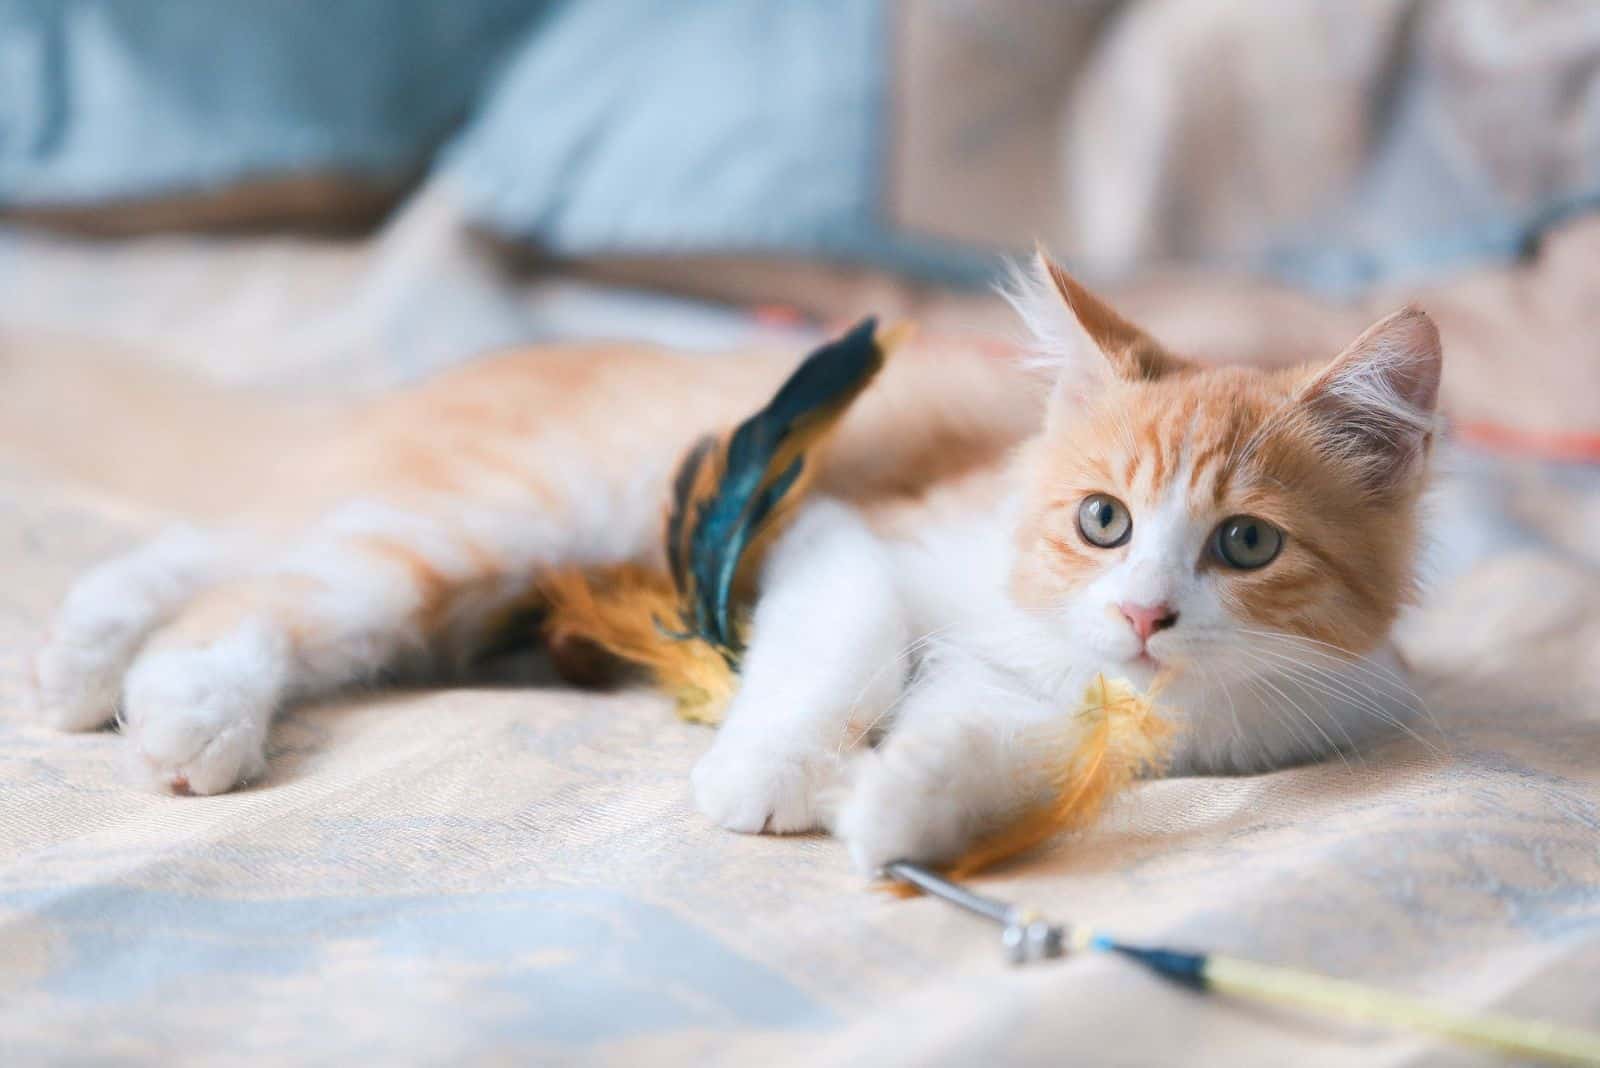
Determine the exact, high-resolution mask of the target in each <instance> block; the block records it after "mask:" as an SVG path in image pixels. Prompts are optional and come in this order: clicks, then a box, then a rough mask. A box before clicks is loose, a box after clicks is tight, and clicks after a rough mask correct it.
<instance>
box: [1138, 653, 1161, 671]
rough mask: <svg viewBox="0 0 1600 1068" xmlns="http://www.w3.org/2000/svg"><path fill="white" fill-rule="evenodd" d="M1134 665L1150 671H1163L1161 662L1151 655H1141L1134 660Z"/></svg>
mask: <svg viewBox="0 0 1600 1068" xmlns="http://www.w3.org/2000/svg"><path fill="white" fill-rule="evenodd" d="M1133 663H1134V665H1135V666H1136V667H1142V668H1145V669H1147V670H1150V671H1160V670H1161V661H1159V660H1157V659H1156V658H1155V657H1153V656H1151V655H1150V654H1149V653H1140V654H1139V655H1138V656H1136V657H1134V658H1133Z"/></svg>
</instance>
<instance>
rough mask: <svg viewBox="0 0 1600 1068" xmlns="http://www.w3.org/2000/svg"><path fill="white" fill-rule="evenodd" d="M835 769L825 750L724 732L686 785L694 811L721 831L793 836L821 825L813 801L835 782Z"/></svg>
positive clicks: (831, 758)
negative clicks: (697, 810)
mask: <svg viewBox="0 0 1600 1068" xmlns="http://www.w3.org/2000/svg"><path fill="white" fill-rule="evenodd" d="M838 767H839V763H838V760H837V759H836V758H835V757H834V756H833V754H832V753H829V752H827V751H825V750H821V749H807V748H805V747H784V746H781V745H774V744H772V743H770V742H764V741H761V740H746V739H745V738H742V737H739V736H737V735H734V734H731V733H724V734H720V735H718V737H717V740H716V743H715V744H713V745H712V747H711V749H710V750H709V751H708V752H707V753H706V755H705V756H703V757H701V758H700V762H699V763H698V764H696V765H695V767H694V772H693V773H692V774H691V775H690V784H691V786H692V787H693V790H694V803H695V807H696V808H698V809H699V810H700V811H701V812H702V813H703V814H705V816H706V817H707V818H708V819H710V820H711V821H712V822H714V823H716V824H717V825H718V826H720V827H726V828H727V829H728V830H730V831H739V832H741V833H743V834H760V833H762V832H764V831H765V832H771V833H773V834H794V833H797V832H800V831H810V830H815V829H816V828H817V827H819V826H820V825H821V822H822V821H821V818H820V814H819V811H818V808H817V801H818V798H819V797H820V796H821V795H822V794H823V793H824V792H825V791H826V790H827V789H828V788H829V787H830V786H831V785H832V784H833V783H834V782H835V781H836V780H837V776H838Z"/></svg>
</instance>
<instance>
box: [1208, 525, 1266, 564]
mask: <svg viewBox="0 0 1600 1068" xmlns="http://www.w3.org/2000/svg"><path fill="white" fill-rule="evenodd" d="M1212 545H1213V547H1214V550H1215V552H1216V554H1217V559H1219V560H1221V561H1222V562H1223V563H1225V564H1227V565H1228V566H1229V567H1237V568H1239V569H1240V570H1242V571H1250V570H1253V569H1255V568H1258V567H1266V566H1267V565H1268V564H1270V563H1272V560H1273V557H1275V556H1277V555H1278V550H1279V549H1282V548H1283V531H1281V530H1279V529H1278V528H1277V527H1275V526H1273V525H1272V524H1271V523H1269V522H1267V521H1266V520H1265V519H1257V518H1256V517H1255V516H1253V515H1236V516H1233V517H1231V518H1229V519H1224V520H1223V521H1222V522H1221V524H1219V525H1218V527H1217V532H1216V534H1215V535H1213V541H1212Z"/></svg>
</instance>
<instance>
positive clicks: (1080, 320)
mask: <svg viewBox="0 0 1600 1068" xmlns="http://www.w3.org/2000/svg"><path fill="white" fill-rule="evenodd" d="M1003 293H1004V295H1005V297H1006V299H1007V300H1008V301H1010V302H1011V306H1012V307H1013V308H1015V309H1016V310H1017V314H1018V315H1020V316H1021V317H1022V321H1023V323H1024V324H1025V325H1026V326H1027V328H1028V331H1029V333H1030V334H1032V341H1033V349H1034V356H1035V362H1037V363H1039V364H1041V365H1045V366H1050V367H1054V368H1056V369H1057V376H1056V391H1055V392H1056V395H1055V397H1054V398H1053V399H1052V401H1051V407H1052V410H1054V409H1055V408H1056V407H1057V406H1058V405H1059V404H1061V403H1062V402H1065V401H1081V400H1082V399H1084V398H1086V397H1088V396H1090V395H1092V394H1093V393H1094V392H1095V391H1096V390H1097V389H1098V388H1099V387H1101V386H1102V385H1104V383H1105V382H1107V381H1108V380H1109V379H1111V378H1120V379H1122V380H1124V381H1129V382H1149V381H1154V380H1155V379H1157V378H1160V377H1162V376H1163V375H1167V374H1172V373H1175V372H1177V371H1181V370H1183V369H1184V368H1186V367H1187V366H1188V365H1187V364H1186V363H1185V362H1184V361H1183V360H1181V359H1179V358H1178V357H1176V356H1174V355H1172V354H1171V353H1170V352H1168V351H1167V350H1166V348H1165V347H1163V346H1162V345H1161V343H1160V342H1158V341H1156V340H1155V339H1154V338H1152V337H1151V336H1150V335H1149V334H1146V333H1145V332H1144V331H1143V330H1140V329H1139V328H1138V327H1137V326H1134V325H1133V324H1132V323H1130V322H1128V320H1126V319H1124V318H1123V317H1122V316H1121V315H1118V314H1117V312H1116V311H1115V309H1113V308H1112V307H1111V306H1110V305H1109V304H1107V303H1106V302H1105V301H1103V300H1101V299H1100V298H1099V297H1097V296H1095V295H1094V294H1093V293H1091V292H1090V291H1089V290H1088V289H1087V288H1086V287H1085V286H1084V285H1083V284H1082V283H1080V282H1079V281H1078V280H1077V279H1076V278H1073V277H1072V275H1070V274H1068V273H1067V272H1066V270H1065V269H1064V268H1063V267H1061V265H1060V264H1058V263H1055V262H1053V261H1052V260H1051V259H1050V257H1049V256H1048V255H1046V253H1045V251H1044V250H1043V249H1040V250H1038V251H1037V252H1036V253H1035V254H1034V257H1033V260H1032V261H1031V262H1030V263H1029V264H1028V265H1027V266H1021V265H1018V266H1016V267H1014V268H1013V270H1012V273H1011V279H1010V282H1009V284H1008V285H1007V286H1006V287H1005V289H1004V290H1003Z"/></svg>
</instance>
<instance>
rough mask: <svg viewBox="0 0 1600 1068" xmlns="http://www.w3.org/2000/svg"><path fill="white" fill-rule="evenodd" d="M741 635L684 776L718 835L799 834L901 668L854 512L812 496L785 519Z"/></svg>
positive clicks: (884, 564)
mask: <svg viewBox="0 0 1600 1068" xmlns="http://www.w3.org/2000/svg"><path fill="white" fill-rule="evenodd" d="M751 635H752V637H751V644H750V648H749V650H748V651H747V652H746V654H745V659H744V664H743V667H742V671H741V681H740V689H739V693H738V695H737V696H736V697H735V698H734V701H733V704H732V707H731V708H730V709H729V710H728V717H727V721H726V722H725V723H724V724H723V726H722V727H721V729H720V730H719V731H718V733H717V738H716V741H715V742H714V743H713V744H712V747H711V749H710V751H709V752H707V753H706V755H705V756H704V757H703V758H702V759H701V760H700V763H699V764H698V765H696V767H695V769H694V774H693V780H692V781H693V788H694V799H695V804H696V805H697V806H698V807H699V809H700V811H701V812H703V813H705V815H707V816H708V817H710V818H711V819H712V820H714V821H715V822H717V823H718V824H720V825H721V826H723V827H726V828H728V829H729V830H734V831H744V832H752V833H753V832H760V831H763V830H766V831H773V832H777V833H785V832H795V831H805V830H811V829H813V828H815V827H818V826H820V825H821V823H822V820H823V816H824V813H823V812H821V811H820V807H819V802H821V801H822V800H823V797H824V795H825V794H826V793H827V792H828V791H829V789H830V788H831V787H832V785H833V784H834V783H835V781H836V779H837V776H838V772H839V769H840V767H841V765H842V761H843V759H844V756H845V754H846V751H847V750H848V749H849V748H850V747H851V745H852V743H853V741H854V740H855V737H856V736H857V735H859V733H860V730H862V729H864V728H866V727H867V726H870V725H871V724H872V721H874V720H875V719H877V718H879V717H880V716H882V715H884V714H885V713H886V712H887V711H888V710H889V709H890V707H891V706H892V705H893V703H894V701H895V699H896V697H897V696H898V695H899V693H900V690H901V688H902V686H903V685H904V682H905V677H906V672H907V667H908V665H907V664H906V662H905V659H904V657H903V655H902V654H903V653H904V652H905V648H906V643H907V641H908V638H909V633H908V626H907V623H906V621H905V614H904V612H903V610H902V608H901V606H900V603H899V599H898V596H897V594H896V592H895V589H894V584H893V579H892V575H891V574H890V570H889V564H888V561H887V560H886V558H885V553H884V552H883V549H882V546H881V545H880V543H879V542H878V540H877V538H876V537H875V536H874V535H873V534H872V532H871V531H870V530H869V529H867V527H866V525H865V523H863V522H862V520H861V518H860V517H859V516H858V515H857V514H856V513H855V512H853V511H852V510H850V509H849V508H847V507H846V506H844V505H842V504H838V503H836V502H833V501H828V500H818V501H814V502H812V503H811V504H809V505H807V506H806V508H805V510H804V511H803V512H801V514H800V515H799V516H797V517H796V519H795V522H794V525H793V526H792V527H790V528H789V530H787V531H785V532H784V534H783V535H782V537H781V538H780V539H779V540H778V542H777V543H776V544H775V545H774V546H773V548H772V553H771V555H770V556H769V557H768V559H767V561H766V562H765V564H764V565H763V573H762V582H761V596H760V599H759V600H758V601H757V602H756V609H755V617H754V620H753V625H752V630H751ZM852 721H854V724H855V727H856V728H857V729H856V730H855V731H852Z"/></svg>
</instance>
